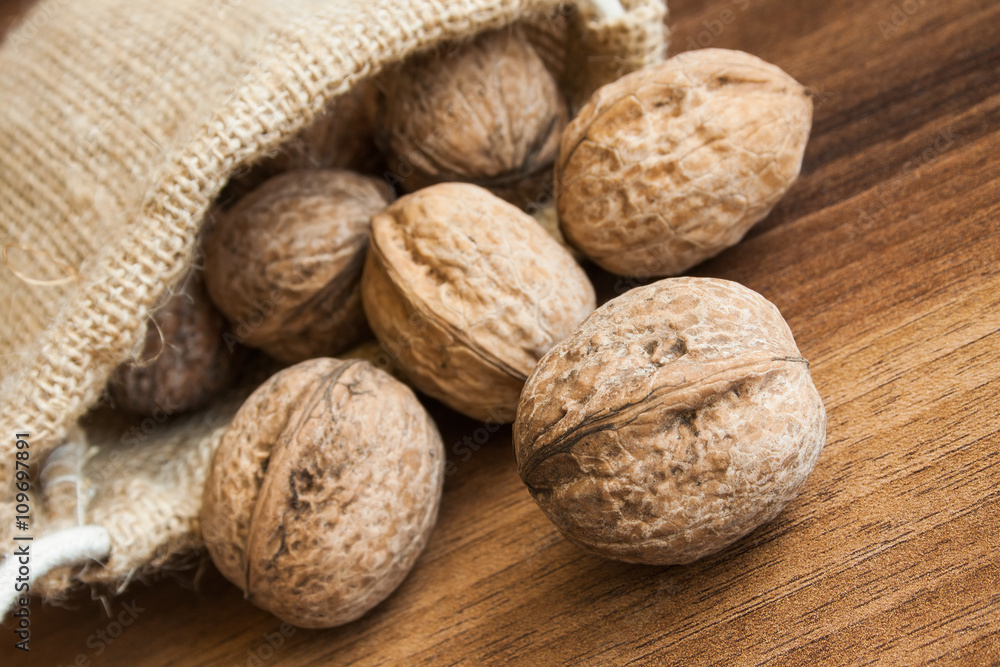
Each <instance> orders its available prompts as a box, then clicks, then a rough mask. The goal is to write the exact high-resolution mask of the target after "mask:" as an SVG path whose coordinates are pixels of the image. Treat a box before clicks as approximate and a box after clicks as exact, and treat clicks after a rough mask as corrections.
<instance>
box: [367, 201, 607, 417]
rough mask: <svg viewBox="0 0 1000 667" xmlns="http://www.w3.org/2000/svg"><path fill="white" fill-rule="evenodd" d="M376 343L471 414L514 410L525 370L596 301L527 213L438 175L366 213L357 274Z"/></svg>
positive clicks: (426, 386) (432, 390)
mask: <svg viewBox="0 0 1000 667" xmlns="http://www.w3.org/2000/svg"><path fill="white" fill-rule="evenodd" d="M361 291H362V297H363V300H364V308H365V313H366V314H367V316H368V321H369V323H370V324H371V327H372V330H373V331H374V332H375V335H376V337H377V338H378V339H379V342H380V343H381V345H382V348H383V349H384V350H386V351H387V352H389V353H390V354H393V355H395V356H396V357H397V358H398V361H399V365H400V367H401V368H402V369H403V371H404V372H405V373H406V375H407V377H408V378H409V379H410V381H411V382H412V383H413V384H414V386H416V387H417V388H419V389H421V390H422V391H424V392H426V393H427V394H430V395H431V396H433V397H434V398H437V399H439V400H441V401H442V402H444V403H445V404H447V405H448V406H450V407H452V408H453V409H455V410H458V411H459V412H462V413H464V414H466V415H468V416H470V417H473V418H475V419H482V420H491V421H493V422H496V423H504V422H510V421H513V419H514V409H515V407H516V406H517V399H518V395H519V394H520V391H521V386H522V385H523V383H524V380H525V378H527V376H528V374H529V373H530V372H531V369H532V368H534V366H535V363H536V362H537V361H538V359H539V358H541V356H542V355H543V354H545V352H546V351H547V350H548V349H549V348H550V347H552V345H554V344H555V343H556V342H557V341H559V340H560V339H561V338H562V337H563V336H565V335H567V334H568V333H569V332H570V331H572V330H573V328H574V327H576V325H577V324H579V323H580V322H581V321H582V320H583V318H585V317H586V316H587V315H588V314H589V313H590V312H591V311H592V310H593V309H594V306H595V297H594V288H593V287H592V286H591V284H590V281H589V280H588V279H587V276H586V274H585V273H584V272H583V270H582V269H581V268H580V267H579V266H578V265H577V263H576V262H575V261H574V260H573V257H572V256H571V255H570V254H569V251H568V250H566V248H564V247H563V246H561V245H559V243H558V242H557V241H556V240H555V239H553V238H552V237H551V236H549V234H548V233H546V231H545V230H544V229H542V228H541V226H539V225H538V223H536V222H535V221H534V220H533V219H532V218H531V217H530V216H529V215H527V214H526V213H524V212H522V211H520V210H519V209H518V208H517V207H515V206H513V205H511V204H508V203H507V202H505V201H503V200H502V199H499V198H497V197H495V196H493V195H492V194H490V193H489V192H487V191H486V190H483V189H482V188H479V187H477V186H475V185H469V184H465V183H442V184H440V185H434V186H431V187H429V188H426V189H424V190H420V191H418V192H416V193H414V194H411V195H407V196H405V197H403V198H401V199H400V200H399V201H397V202H396V203H395V204H393V205H392V206H390V207H389V208H387V209H386V210H385V211H383V212H382V213H379V214H378V215H376V216H375V217H374V218H373V219H372V240H371V249H370V251H369V253H368V258H367V260H366V262H365V270H364V276H363V277H362V281H361Z"/></svg>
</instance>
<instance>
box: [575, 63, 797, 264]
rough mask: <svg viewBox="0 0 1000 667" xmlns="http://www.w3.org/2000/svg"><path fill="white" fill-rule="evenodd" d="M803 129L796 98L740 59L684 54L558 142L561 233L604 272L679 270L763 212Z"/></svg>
mask: <svg viewBox="0 0 1000 667" xmlns="http://www.w3.org/2000/svg"><path fill="white" fill-rule="evenodd" d="M811 123H812V100H811V98H810V97H809V95H808V93H807V91H806V90H805V89H804V88H803V87H802V86H801V85H799V83H797V82H796V81H795V80H794V79H792V78H791V77H790V76H788V75H787V74H785V73H784V72H783V71H782V70H780V69H779V68H777V67H775V66H774V65H770V64H768V63H766V62H764V61H762V60H760V59H759V58H756V57H754V56H751V55H749V54H746V53H742V52H740V51H728V50H725V49H704V50H698V51H689V52H687V53H682V54H680V55H678V56H675V57H674V58H671V59H669V60H667V61H666V62H664V63H661V64H658V65H652V66H650V67H646V68H645V69H642V70H639V71H637V72H633V73H632V74H629V75H627V76H624V77H622V78H621V79H619V80H618V81H616V82H614V83H611V84H608V85H606V86H604V87H603V88H601V89H599V90H598V91H597V92H596V93H594V95H593V97H591V99H590V101H589V102H587V104H586V105H585V106H584V107H583V109H581V111H580V114H579V116H578V117H577V118H576V119H575V120H573V122H571V123H570V124H569V126H568V127H567V128H566V131H565V133H564V134H563V138H562V145H561V147H560V153H559V159H558V162H557V166H556V192H557V200H558V207H559V218H560V221H561V225H562V231H563V234H564V235H565V237H566V239H567V241H569V243H570V245H572V246H573V247H575V248H577V249H578V250H580V252H582V253H583V254H584V255H586V256H587V257H588V258H590V259H592V260H593V261H594V262H596V263H597V264H599V265H600V266H601V267H603V268H604V269H606V270H608V271H611V272H612V273H618V274H622V275H641V276H665V275H674V274H677V273H680V272H682V271H684V270H685V269H687V268H689V267H691V266H694V265H695V264H697V263H698V262H701V261H702V260H705V259H707V258H709V257H711V256H713V255H715V254H717V253H719V252H721V251H722V250H724V249H725V248H728V247H729V246H731V245H734V244H736V243H737V242H738V241H739V240H740V239H741V238H743V235H744V234H746V232H747V230H749V229H750V227H751V226H752V225H753V224H754V223H756V222H758V221H759V220H761V219H762V218H764V217H765V216H766V215H767V214H768V213H769V212H770V211H771V208H772V207H773V206H774V205H775V204H776V203H777V202H778V200H779V199H781V197H782V196H783V195H784V194H785V192H786V191H787V190H788V188H789V187H790V186H791V185H792V183H793V182H794V181H795V179H796V177H797V176H798V173H799V169H800V168H801V165H802V156H803V153H804V152H805V146H806V142H807V141H808V138H809V129H810V125H811Z"/></svg>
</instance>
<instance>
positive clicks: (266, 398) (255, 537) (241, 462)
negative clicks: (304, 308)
mask: <svg viewBox="0 0 1000 667" xmlns="http://www.w3.org/2000/svg"><path fill="white" fill-rule="evenodd" d="M444 458H445V457H444V446H443V444H442V442H441V436H440V435H439V433H438V431H437V428H436V427H435V425H434V422H433V421H432V420H431V418H430V416H429V415H428V414H427V412H426V411H425V410H424V409H423V407H422V406H421V405H420V403H419V402H418V401H417V399H416V397H415V396H414V395H413V392H412V391H410V389H409V388H407V387H406V386H405V385H403V384H402V383H400V382H398V381H396V380H394V379H392V378H391V377H390V376H389V375H388V374H386V373H383V372H382V371H380V370H378V369H376V368H374V367H373V366H371V364H369V363H367V362H364V361H341V360H338V359H312V360H310V361H305V362H302V363H301V364H298V365H296V366H292V367H291V368H287V369H285V370H284V371H281V372H279V373H277V374H276V375H274V376H273V377H272V378H271V379H270V380H268V381H267V382H265V383H264V384H263V385H261V386H260V387H259V388H258V389H257V391H255V392H254V393H253V394H252V395H251V396H250V398H248V399H247V401H246V403H245V404H244V405H243V407H242V408H240V410H239V412H238V413H237V414H236V417H235V418H234V419H233V421H232V423H231V424H230V426H229V428H228V429H227V431H226V433H225V435H224V436H223V438H222V442H221V443H220V445H219V449H218V451H217V452H216V454H215V458H214V460H213V463H212V468H211V471H210V472H209V477H208V481H207V482H206V486H205V494H204V499H203V506H202V511H201V523H202V532H203V535H204V538H205V543H206V545H207V547H208V551H209V553H210V554H211V556H212V560H213V562H214V563H215V565H216V566H217V567H218V568H219V571H220V572H222V574H223V575H225V577H226V578H227V579H229V580H230V581H231V582H233V583H234V584H236V585H237V586H239V587H240V588H241V589H242V590H243V591H244V593H245V594H246V597H247V599H249V600H250V601H251V602H253V603H254V604H256V605H257V606H259V607H261V608H262V609H266V610H268V611H270V612H271V613H273V614H274V615H275V616H278V617H279V618H281V619H282V620H285V621H287V622H289V623H292V624H294V625H297V626H300V627H304V628H326V627H333V626H335V625H341V624H343V623H347V622H349V621H352V620H354V619H356V618H358V617H360V616H361V615H363V614H364V613H365V612H367V611H368V610H369V609H371V608H372V607H374V606H375V605H377V604H378V603H379V602H381V601H382V600H384V599H385V598H386V597H388V596H389V594H390V593H392V591H393V590H395V588H396V587H397V586H398V585H399V584H400V583H401V582H402V581H403V579H404V578H405V577H406V574H407V573H408V572H409V571H410V568H412V567H413V564H414V562H415V561H416V559H417V556H419V555H420V552H421V551H422V550H423V548H424V546H425V545H426V543H427V539H428V536H429V535H430V532H431V529H432V528H433V526H434V523H435V521H436V519H437V511H438V505H439V502H440V498H441V488H442V484H443V481H444Z"/></svg>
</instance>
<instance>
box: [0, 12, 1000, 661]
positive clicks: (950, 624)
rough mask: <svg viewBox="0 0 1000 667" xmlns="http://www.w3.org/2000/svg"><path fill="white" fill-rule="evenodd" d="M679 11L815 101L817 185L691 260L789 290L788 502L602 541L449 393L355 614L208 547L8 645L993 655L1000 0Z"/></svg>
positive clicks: (613, 654)
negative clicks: (463, 414) (296, 608)
mask: <svg viewBox="0 0 1000 667" xmlns="http://www.w3.org/2000/svg"><path fill="white" fill-rule="evenodd" d="M14 4H20V3H14ZM670 4H671V10H672V21H671V22H672V25H673V27H674V29H675V37H674V44H673V48H672V52H678V51H682V50H688V49H690V48H692V47H693V46H694V45H695V44H698V45H701V46H715V47H726V48H736V49H743V50H746V51H749V52H751V53H754V54H757V55H759V56H761V57H763V58H764V59H766V60H769V61H772V62H774V63H776V64H778V65H780V66H781V67H783V68H784V69H785V70H787V71H788V72H789V73H790V74H792V75H793V76H795V77H796V78H797V79H799V80H800V81H801V82H803V83H804V84H805V85H807V86H809V87H810V88H811V89H812V90H813V91H814V92H815V95H816V115H815V125H814V129H813V137H812V141H811V142H810V145H809V149H808V151H807V153H806V158H805V165H804V169H803V174H802V178H801V180H800V181H799V182H798V183H797V185H796V186H795V187H794V188H793V189H792V191H791V192H790V193H789V194H788V196H787V198H786V199H785V200H784V201H783V202H782V203H781V204H780V205H779V206H778V208H777V209H776V210H775V212H774V213H773V214H772V215H771V216H770V217H769V218H768V219H767V220H765V221H763V222H762V223H760V224H759V225H758V226H757V227H756V228H755V229H754V230H753V231H752V232H751V233H750V235H749V237H748V238H747V239H746V240H745V241H744V242H743V243H742V244H741V245H739V246H738V247H736V248H735V249H733V250H731V251H728V252H726V253H724V254H723V255H721V256H719V257H718V258H717V259H715V260H713V261H711V262H709V263H707V264H704V265H702V266H700V267H698V268H697V269H696V271H695V273H697V274H699V275H711V276H718V277H723V278H729V279H733V280H737V281H740V282H742V283H744V284H745V285H748V286H749V287H751V288H753V289H755V290H757V291H759V292H761V293H762V294H764V296H766V297H767V298H769V299H770V300H772V301H773V302H774V303H775V304H777V305H778V307H779V308H780V309H781V311H782V313H784V315H785V316H786V317H787V319H788V322H789V324H790V326H791V328H792V330H793V331H794V333H795V336H796V339H797V341H798V343H799V346H800V348H801V349H802V352H803V354H804V355H805V356H806V357H807V358H808V359H809V360H810V361H811V362H812V371H813V377H814V378H815V381H816V384H817V386H818V387H819V391H820V393H821V394H822V396H823V398H824V400H825V402H826V406H827V411H828V416H829V435H828V439H827V444H826V449H825V450H824V451H823V454H822V456H821V457H820V460H819V464H818V466H817V468H816V470H815V472H814V473H813V474H812V477H811V478H810V479H809V482H808V484H807V485H806V487H805V490H804V492H803V494H802V495H801V496H800V497H799V498H798V499H797V500H796V501H794V502H793V503H792V504H791V505H790V506H789V507H788V508H787V509H786V510H785V511H784V512H783V513H782V514H781V515H780V516H779V517H778V519H777V520H776V521H774V522H773V523H771V524H770V525H767V526H765V527H762V528H760V529H758V530H757V531H755V532H754V533H752V534H751V535H750V536H749V537H747V538H745V539H743V540H741V541H740V542H738V543H736V544H735V545H733V546H732V547H731V548H729V549H727V550H725V551H723V552H722V553H719V554H717V555H715V556H711V557H708V558H705V559H704V560H702V561H700V562H697V563H694V564H692V565H687V566H675V567H646V566H634V565H625V564H619V563H614V562H609V561H603V560H600V559H598V558H595V557H592V556H589V555H585V554H583V553H581V552H580V551H579V550H577V549H576V548H575V547H573V546H572V545H571V544H569V543H568V542H566V541H565V540H563V539H562V538H561V537H560V536H559V534H558V533H557V531H556V529H555V528H554V527H553V526H552V525H551V524H550V523H549V522H548V521H547V520H546V519H545V517H544V516H543V515H542V513H541V512H540V511H539V510H538V509H537V508H536V507H535V505H534V503H533V502H532V500H531V498H530V496H529V495H528V492H527V491H526V489H525V488H524V487H523V486H522V485H521V483H520V481H519V479H518V477H517V473H516V471H515V467H514V461H513V457H512V455H511V445H510V431H509V429H506V430H502V431H500V432H498V433H497V434H495V435H493V436H491V438H490V441H489V442H488V443H486V444H484V445H483V446H482V447H481V448H480V449H479V450H478V451H476V452H474V453H473V454H472V455H471V456H468V459H467V460H466V456H465V455H459V454H456V453H455V451H454V448H453V446H452V445H453V443H460V442H461V441H462V439H463V438H464V437H466V436H470V437H474V436H475V435H476V429H477V428H479V427H480V425H479V424H476V423H474V422H472V421H469V420H465V419H462V418H459V417H456V416H454V415H453V414H451V413H447V412H445V411H443V410H438V411H437V412H436V415H437V416H439V417H441V418H442V422H443V423H442V430H443V432H444V434H445V437H446V443H447V445H448V447H449V450H450V451H451V452H452V460H453V461H454V462H455V464H456V472H455V473H454V474H453V475H451V476H450V477H449V478H448V480H447V484H446V487H445V494H444V500H443V505H442V509H441V516H440V522H439V524H438V526H437V529H436V531H435V532H434V534H433V537H432V539H431V542H430V545H429V546H428V548H427V550H426V552H425V553H424V554H423V556H422V557H421V558H420V560H419V561H418V563H417V566H416V568H415V569H414V570H413V572H412V574H411V575H410V577H409V578H408V579H407V580H406V581H405V582H404V584H403V585H402V587H401V588H400V589H399V590H398V591H397V592H396V593H395V594H394V595H393V596H392V597H391V598H390V599H389V600H388V601H387V602H385V603H384V604H382V605H381V606H380V607H378V608H377V609H376V610H375V611H373V612H371V613H370V614H369V615H367V616H366V617H365V618H363V619H362V620H360V621H357V622H355V623H352V624H350V625H348V626H346V627H341V628H337V629H333V630H327V631H311V630H294V631H288V632H286V634H285V635H283V634H282V632H281V630H282V628H281V623H280V622H279V621H278V620H276V619H275V618H273V617H271V616H270V615H268V614H267V613H265V612H263V611H260V610H258V609H256V608H255V607H253V606H252V605H250V604H247V603H245V602H244V601H243V600H242V599H241V596H240V594H239V592H238V591H237V590H236V589H235V588H233V587H232V586H230V585H229V584H228V583H226V582H225V581H224V580H223V579H222V578H221V576H220V575H219V574H218V573H217V572H215V570H214V568H212V567H211V566H208V567H207V570H206V572H205V573H204V576H202V577H201V578H200V579H199V581H198V585H197V586H194V585H193V583H192V581H193V579H192V575H191V574H190V573H186V574H185V573H182V574H179V575H177V576H176V577H175V578H171V579H169V580H164V581H159V582H155V583H153V584H152V585H147V584H145V583H140V582H136V583H133V585H132V586H131V587H130V588H129V589H128V590H127V591H126V593H125V594H124V595H123V596H122V597H121V598H120V599H119V600H115V601H112V602H111V605H110V608H111V611H112V613H113V614H114V616H115V618H118V617H122V618H124V619H126V620H129V621H130V624H129V625H128V626H127V627H125V628H124V631H123V632H121V633H120V636H117V637H115V636H113V635H115V634H117V633H118V631H119V630H120V629H121V627H120V626H118V625H116V624H115V623H114V622H113V619H109V618H108V617H107V616H106V615H105V613H104V610H103V608H102V607H101V605H100V604H99V603H97V602H93V601H91V600H90V599H89V598H84V599H78V600H76V601H74V602H73V606H74V607H75V608H74V609H72V610H66V609H59V608H52V607H43V606H42V605H41V604H38V603H36V604H35V605H34V607H33V618H34V626H33V628H34V632H33V641H32V651H31V653H30V656H28V658H30V659H28V660H25V656H23V655H22V654H19V653H18V652H15V651H13V650H11V649H10V646H11V645H12V644H13V642H14V640H13V638H12V637H13V635H11V634H6V635H5V636H6V637H7V639H6V640H5V641H4V642H3V644H4V645H3V647H2V649H0V662H3V663H4V664H27V663H31V664H45V665H54V664H72V663H73V662H74V660H77V659H78V658H79V659H80V662H79V663H78V664H94V665H112V664H122V665H132V664H151V665H157V664H177V665H196V664H225V665H248V664H249V665H262V664H263V665H276V664H282V665H306V664H314V663H331V664H347V663H352V664H355V663H356V664H399V665H418V664H433V665H450V664H469V665H478V664H519V665H549V664H616V665H617V664H625V663H630V662H635V663H637V664H669V665H729V664H743V665H757V664H787V665H815V664H850V665H863V664H885V665H902V664H924V663H929V662H941V663H944V664H962V665H985V664H1000V634H998V628H1000V420H998V413H1000V204H998V201H1000V2H996V0H950V1H949V2H930V1H928V0H874V1H872V0H864V1H862V0H833V1H831V2H827V3H821V2H810V1H807V0H673V1H672V2H671V3H670ZM3 14H4V12H2V11H0V26H2V25H3V23H4V22H5V19H4V18H3ZM608 282H609V285H613V281H608ZM480 435H481V434H480ZM461 451H463V450H461V449H460V450H459V452H461ZM130 610H131V611H130ZM133 617H134V620H133ZM287 630H288V629H287V628H286V631H287ZM286 635H287V636H286ZM269 641H270V642H272V643H273V644H279V646H278V647H277V648H272V647H271V645H269V643H268V642H269Z"/></svg>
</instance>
